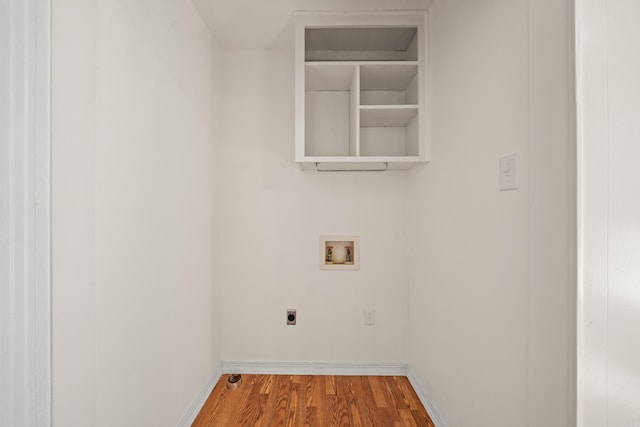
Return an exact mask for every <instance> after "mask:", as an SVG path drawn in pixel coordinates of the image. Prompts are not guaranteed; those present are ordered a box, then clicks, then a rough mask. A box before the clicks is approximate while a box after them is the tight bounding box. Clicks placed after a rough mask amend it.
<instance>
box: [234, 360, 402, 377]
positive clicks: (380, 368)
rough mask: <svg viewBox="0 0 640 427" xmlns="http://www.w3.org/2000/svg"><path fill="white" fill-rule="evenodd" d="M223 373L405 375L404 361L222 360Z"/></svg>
mask: <svg viewBox="0 0 640 427" xmlns="http://www.w3.org/2000/svg"><path fill="white" fill-rule="evenodd" d="M222 372H223V373H225V374H232V373H235V372H237V373H241V374H283V375H406V374H407V364H406V363H379V362H342V363H332V362H275V361H232V360H225V361H223V362H222Z"/></svg>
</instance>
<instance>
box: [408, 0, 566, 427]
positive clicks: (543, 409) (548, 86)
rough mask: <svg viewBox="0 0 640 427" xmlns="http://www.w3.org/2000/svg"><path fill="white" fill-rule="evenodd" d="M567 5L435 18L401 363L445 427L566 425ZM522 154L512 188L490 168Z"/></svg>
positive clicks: (463, 6) (466, 11) (491, 6)
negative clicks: (428, 151) (428, 127)
mask: <svg viewBox="0 0 640 427" xmlns="http://www.w3.org/2000/svg"><path fill="white" fill-rule="evenodd" d="M567 4H568V2H558V1H553V0H549V1H544V2H528V1H526V0H520V1H513V0H492V1H489V2H475V1H468V0H446V1H444V0H440V1H436V2H435V4H434V5H433V6H432V7H431V9H430V25H431V28H430V33H431V39H430V54H431V59H430V60H431V86H432V100H431V102H432V108H433V115H432V141H433V145H432V159H431V163H429V164H428V165H426V166H424V167H418V168H415V169H413V170H411V171H410V175H409V187H410V190H409V207H408V212H409V228H410V230H412V233H410V234H409V254H410V270H409V271H410V278H409V280H410V291H409V301H410V308H409V311H410V320H409V325H410V329H411V332H410V338H409V343H410V350H409V363H410V365H411V366H412V368H413V369H414V370H415V372H416V374H417V376H418V378H419V380H420V381H421V382H422V383H423V385H424V386H426V388H427V389H428V390H429V391H430V394H431V396H432V397H433V399H434V401H435V403H436V406H438V407H439V409H440V412H441V413H442V415H443V417H444V418H445V419H446V420H447V421H448V423H449V425H451V426H452V427H456V426H470V425H474V426H504V427H512V426H524V425H543V424H544V425H547V426H569V425H572V423H573V418H574V415H573V410H572V407H573V403H572V402H573V399H572V383H573V378H574V374H573V370H574V369H575V362H574V361H573V350H572V349H573V320H572V314H573V310H574V308H573V302H572V289H573V288H572V286H573V280H572V273H571V272H572V271H573V270H572V268H573V262H572V251H573V249H572V244H571V238H572V234H573V232H572V229H573V225H572V224H573V222H574V220H573V218H572V215H573V213H574V202H573V199H574V196H573V191H574V190H573V181H572V178H571V177H572V171H573V170H574V167H573V160H572V137H571V133H570V129H571V122H572V119H571V113H570V112H571V106H570V99H571V89H570V88H571V81H570V72H571V69H570V54H571V50H570V46H569V40H570V28H569V23H570V16H571V15H570V14H571V11H570V10H569V9H568V5H567ZM512 152H517V153H519V154H520V189H519V190H517V191H509V192H499V191H498V159H499V157H500V156H502V155H505V154H509V153H512Z"/></svg>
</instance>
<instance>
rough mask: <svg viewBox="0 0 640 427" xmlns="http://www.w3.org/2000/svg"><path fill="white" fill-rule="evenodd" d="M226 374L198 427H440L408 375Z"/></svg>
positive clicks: (197, 420) (214, 390)
mask: <svg viewBox="0 0 640 427" xmlns="http://www.w3.org/2000/svg"><path fill="white" fill-rule="evenodd" d="M227 377H228V375H223V376H222V378H220V381H218V384H216V386H215V388H214V389H213V391H212V392H211V395H210V396H209V398H208V399H207V401H206V403H205V404H204V406H203V407H202V410H201V411H200V413H199V414H198V416H197V417H196V419H195V421H194V422H193V424H192V427H209V426H224V427H236V426H243V427H245V426H246V427H259V426H260V427H276V426H290V427H297V426H317V427H332V426H335V427H346V426H363V427H365V426H366V427H368V426H376V427H405V426H406V427H416V426H417V427H435V426H434V424H433V422H432V421H431V419H430V418H429V415H428V414H427V411H426V410H425V409H424V407H423V406H422V403H421V402H420V400H419V399H418V396H417V395H416V393H415V391H414V390H413V387H411V384H410V383H409V380H408V379H407V378H406V377H360V376H310V375H248V374H243V375H242V385H241V386H240V387H238V389H236V390H227V388H226V381H227Z"/></svg>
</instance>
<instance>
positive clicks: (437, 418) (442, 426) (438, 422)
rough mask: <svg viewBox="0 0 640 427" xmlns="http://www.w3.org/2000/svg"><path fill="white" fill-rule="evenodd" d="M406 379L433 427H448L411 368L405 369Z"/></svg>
mask: <svg viewBox="0 0 640 427" xmlns="http://www.w3.org/2000/svg"><path fill="white" fill-rule="evenodd" d="M407 378H408V379H409V382H410V383H411V386H412V387H413V389H414V390H415V392H416V394H417V395H418V398H419V399H420V402H422V405H423V406H424V408H425V409H426V410H427V413H428V414H429V416H430V417H431V421H433V423H434V424H435V426H436V427H449V424H447V422H446V421H445V419H444V417H443V416H442V414H441V413H440V411H439V410H438V407H437V406H436V404H435V403H434V401H433V399H432V398H431V395H429V392H428V391H427V388H426V387H425V386H424V384H422V382H421V381H420V380H419V379H418V376H417V375H416V372H415V371H414V370H413V368H411V366H409V367H408V368H407Z"/></svg>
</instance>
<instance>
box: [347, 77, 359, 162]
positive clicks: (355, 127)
mask: <svg viewBox="0 0 640 427" xmlns="http://www.w3.org/2000/svg"><path fill="white" fill-rule="evenodd" d="M350 110H351V111H350V116H351V117H350V120H349V126H350V128H351V129H350V133H351V138H350V139H349V141H350V145H351V147H350V148H349V151H350V152H351V154H352V155H354V156H356V157H360V64H355V66H354V70H353V79H352V82H351V100H350Z"/></svg>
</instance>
